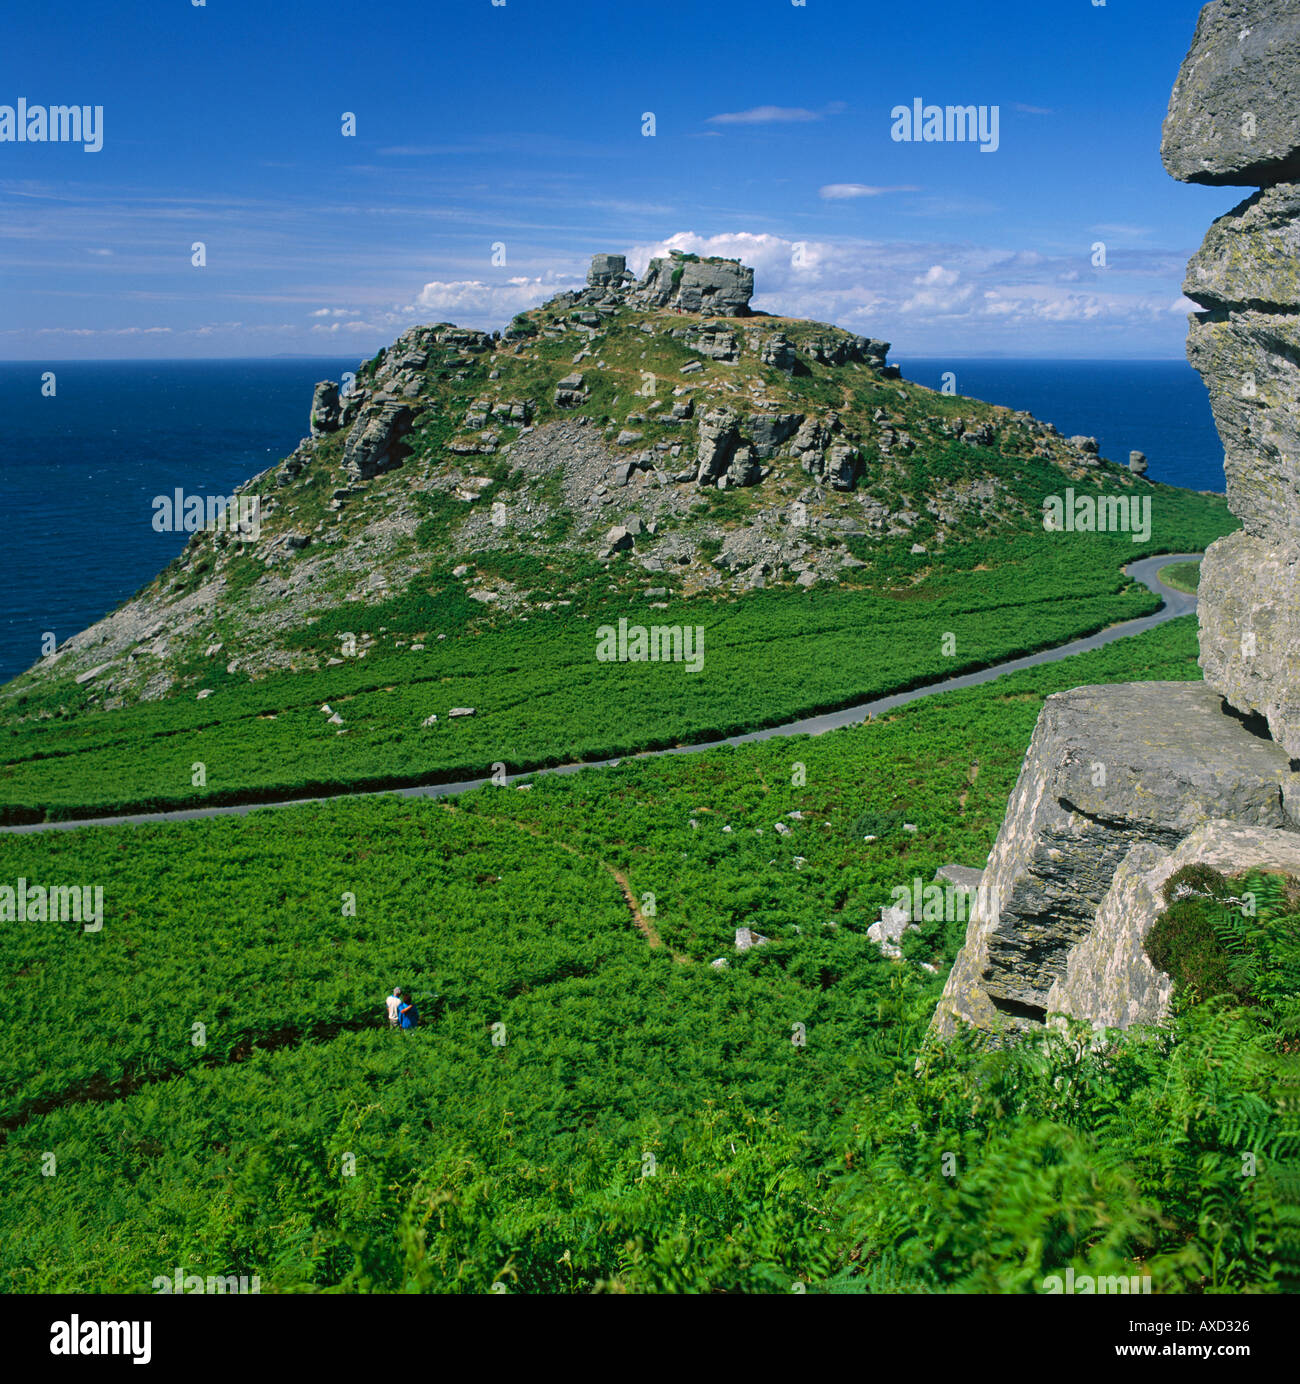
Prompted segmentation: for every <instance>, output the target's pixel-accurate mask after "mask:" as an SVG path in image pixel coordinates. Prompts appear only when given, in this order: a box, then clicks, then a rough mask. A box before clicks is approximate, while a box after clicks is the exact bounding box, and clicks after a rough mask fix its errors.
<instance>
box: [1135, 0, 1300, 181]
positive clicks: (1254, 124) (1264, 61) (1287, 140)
mask: <svg viewBox="0 0 1300 1384" xmlns="http://www.w3.org/2000/svg"><path fill="white" fill-rule="evenodd" d="M1297 50H1300V9H1298V8H1297V7H1296V3H1295V0H1215V2H1214V3H1213V4H1210V5H1206V6H1205V8H1204V9H1203V10H1202V11H1201V17H1200V19H1199V20H1198V21H1197V25H1196V34H1195V36H1194V37H1193V39H1192V48H1191V52H1189V53H1188V55H1187V58H1186V60H1185V61H1184V62H1183V66H1182V70H1181V71H1180V72H1179V74H1178V81H1177V83H1176V84H1175V86H1174V94H1173V99H1172V100H1171V101H1170V103H1169V114H1168V115H1167V116H1166V117H1165V128H1164V141H1163V145H1162V148H1161V155H1162V157H1163V159H1164V163H1165V168H1166V169H1168V171H1169V173H1170V175H1171V176H1172V177H1175V178H1177V179H1178V180H1179V181H1180V182H1184V183H1218V184H1228V185H1240V186H1243V187H1260V186H1263V185H1264V184H1267V183H1281V182H1287V181H1290V180H1291V179H1293V178H1300V126H1298V125H1297V123H1296V111H1297V109H1300V63H1297V62H1296V52H1297Z"/></svg>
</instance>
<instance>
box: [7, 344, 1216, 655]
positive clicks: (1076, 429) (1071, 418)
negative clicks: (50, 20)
mask: <svg viewBox="0 0 1300 1384" xmlns="http://www.w3.org/2000/svg"><path fill="white" fill-rule="evenodd" d="M358 364H359V362H358V360H357V359H356V358H355V357H347V358H336V357H321V358H292V359H272V360H209V361H126V362H118V361H112V362H110V361H93V362H92V361H64V362H61V363H60V362H52V363H51V362H42V363H40V364H35V363H14V362H0V418H2V419H3V428H0V506H2V508H0V513H3V515H4V517H5V552H6V569H7V571H8V572H9V580H8V586H9V598H8V600H7V602H6V603H5V607H4V611H3V615H2V616H0V680H4V679H8V678H11V677H13V676H14V675H15V674H17V673H20V672H22V671H23V669H25V668H27V667H29V666H30V665H31V664H32V663H34V662H35V661H36V659H37V658H39V657H40V654H41V639H42V636H43V635H44V633H45V632H46V631H51V632H53V634H54V635H55V637H56V638H57V640H58V641H59V642H60V643H61V642H62V641H63V640H64V639H66V638H68V637H69V636H70V635H72V634H75V633H76V632H77V631H78V630H81V629H84V628H85V627H86V626H87V625H90V624H93V623H94V622H95V621H96V620H97V619H99V618H100V616H102V615H104V614H106V613H107V612H108V611H110V610H112V609H113V607H114V606H116V605H117V604H119V602H121V601H122V600H124V599H125V598H126V597H128V596H130V595H132V594H133V593H134V592H136V591H138V590H139V589H140V588H141V587H142V586H144V585H145V584H146V583H147V582H148V581H149V580H150V579H151V578H152V577H153V576H154V575H155V574H156V573H157V572H158V571H159V570H160V569H161V568H163V567H165V566H166V565H167V563H168V562H170V561H171V560H172V558H174V557H175V556H176V555H177V554H178V553H179V552H180V551H181V549H182V548H183V547H184V546H185V543H186V540H187V537H188V536H187V535H186V534H184V533H158V532H156V531H155V530H154V528H153V515H154V510H153V499H154V497H155V496H157V495H171V494H172V493H173V492H174V491H175V490H176V489H177V487H179V488H180V489H182V490H183V491H184V492H185V493H186V494H187V495H188V494H198V495H228V494H229V493H230V491H231V489H232V487H234V486H235V485H238V484H239V483H240V482H241V481H245V480H247V479H248V478H249V477H250V476H253V475H256V474H257V473H258V472H259V471H263V470H265V469H266V467H268V466H270V465H272V464H273V463H274V462H276V461H278V460H279V459H280V458H281V457H283V456H285V455H286V454H287V453H289V452H290V451H292V450H293V448H294V446H295V445H296V444H297V442H298V441H299V439H300V438H302V437H304V436H305V435H306V433H307V414H308V410H309V408H310V405H311V397H312V388H313V386H314V385H315V383H316V382H317V381H318V380H325V379H333V380H337V379H338V378H339V376H340V374H342V372H343V371H345V370H355V369H356V368H357V365H358ZM901 364H902V368H903V374H904V376H905V378H907V379H909V380H915V381H916V382H917V383H919V384H924V385H929V386H930V387H932V388H935V389H938V388H939V387H940V385H941V382H942V377H943V374H944V372H945V371H950V370H951V371H953V372H954V373H955V374H956V376H957V386H956V387H957V390H958V392H959V393H961V394H964V395H967V396H969V397H972V398H977V399H985V400H987V401H989V402H990V403H995V404H1006V405H1008V406H1009V407H1011V408H1016V409H1028V410H1029V411H1030V412H1031V413H1033V414H1034V415H1035V416H1036V417H1038V418H1041V419H1043V420H1045V421H1047V422H1051V423H1055V424H1056V426H1057V427H1058V428H1059V429H1060V430H1061V432H1063V433H1065V434H1066V435H1067V436H1069V435H1071V434H1073V433H1086V434H1088V435H1090V436H1095V437H1096V438H1097V439H1098V441H1099V443H1100V444H1101V452H1102V455H1103V456H1107V457H1110V458H1111V459H1112V460H1114V461H1118V462H1122V463H1123V462H1127V460H1128V454H1129V451H1130V450H1132V449H1137V450H1139V451H1143V452H1145V453H1146V454H1147V456H1148V457H1149V458H1150V463H1151V469H1150V471H1149V473H1148V474H1149V475H1150V477H1151V479H1152V480H1159V481H1166V482H1168V483H1169V484H1171V485H1182V486H1188V487H1189V488H1191V489H1194V490H1222V489H1223V452H1222V449H1221V447H1220V445H1219V439H1218V436H1217V434H1216V433H1215V431H1214V424H1213V421H1212V419H1211V417H1210V408H1209V403H1208V401H1207V398H1206V393H1205V387H1204V385H1202V383H1201V381H1200V378H1199V377H1198V376H1197V375H1196V373H1195V372H1194V371H1193V370H1192V369H1191V367H1190V366H1188V365H1187V364H1185V363H1184V362H1182V361H1114V362H1111V361H1060V360H1049V361H1042V360H964V361H963V360H958V361H953V360H944V361H938V360H922V359H911V360H908V359H904V360H903V361H902V362H901ZM47 370H52V371H53V372H54V374H55V380H56V390H57V392H56V394H55V396H54V397H53V398H44V397H42V394H41V376H42V374H43V373H44V372H45V371H47Z"/></svg>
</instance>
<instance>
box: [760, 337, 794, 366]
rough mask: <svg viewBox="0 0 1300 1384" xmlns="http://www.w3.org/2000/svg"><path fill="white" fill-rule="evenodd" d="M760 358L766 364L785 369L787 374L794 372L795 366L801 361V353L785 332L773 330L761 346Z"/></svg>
mask: <svg viewBox="0 0 1300 1384" xmlns="http://www.w3.org/2000/svg"><path fill="white" fill-rule="evenodd" d="M758 358H759V360H761V361H762V362H763V364H764V365H770V366H771V367H772V368H773V369H774V370H781V371H784V372H785V373H786V374H787V375H792V374H794V369H795V366H796V365H797V364H798V363H799V353H798V352H797V351H796V350H795V348H794V342H793V341H791V340H790V338H789V337H788V336H786V335H785V333H784V332H773V333H772V334H771V336H768V337H765V338H764V340H763V344H762V346H760V347H759V352H758Z"/></svg>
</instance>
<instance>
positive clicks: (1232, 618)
mask: <svg viewBox="0 0 1300 1384" xmlns="http://www.w3.org/2000/svg"><path fill="white" fill-rule="evenodd" d="M1198 604H1199V609H1200V641H1201V668H1202V670H1203V672H1204V673H1205V681H1206V682H1207V683H1209V684H1210V686H1211V687H1213V688H1214V689H1215V690H1216V691H1218V692H1221V693H1222V694H1223V696H1224V697H1225V698H1226V699H1227V700H1228V702H1229V703H1230V704H1231V705H1232V706H1234V707H1236V708H1237V710H1238V711H1241V712H1245V713H1249V714H1254V715H1258V716H1262V717H1263V718H1264V720H1265V721H1267V722H1268V728H1269V732H1270V733H1271V735H1272V737H1273V739H1274V740H1276V741H1277V743H1278V744H1279V745H1281V747H1282V749H1283V750H1284V751H1285V752H1286V753H1287V754H1288V755H1289V756H1290V757H1291V758H1292V759H1300V546H1297V547H1291V546H1289V545H1287V546H1280V545H1274V544H1269V543H1266V542H1264V541H1263V540H1262V539H1259V538H1255V537H1254V536H1253V535H1252V534H1248V533H1241V532H1239V533H1232V534H1229V535H1228V536H1227V537H1226V538H1221V539H1219V541H1218V542H1217V543H1213V544H1211V545H1210V548H1209V550H1208V551H1207V552H1206V554H1205V558H1204V560H1203V561H1202V563H1201V580H1200V589H1199V592H1198Z"/></svg>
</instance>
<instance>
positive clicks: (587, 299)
mask: <svg viewBox="0 0 1300 1384" xmlns="http://www.w3.org/2000/svg"><path fill="white" fill-rule="evenodd" d="M753 289H754V271H753V270H752V269H750V268H748V267H746V266H744V265H742V264H739V263H737V262H736V261H733V260H725V259H700V258H698V257H695V256H692V255H685V254H681V253H677V252H674V253H673V254H671V255H669V256H665V257H663V258H659V259H654V260H652V261H651V262H650V264H649V266H648V268H647V270H646V273H645V274H644V275H643V276H642V278H641V279H640V280H637V279H636V278H635V277H634V276H633V275H632V274H631V273H629V272H628V269H627V266H626V261H625V259H624V258H623V257H622V256H620V255H610V254H601V255H596V256H595V257H594V259H593V260H592V262H591V268H590V271H589V273H588V275H587V283H586V285H585V287H584V288H582V289H581V290H580V291H575V292H565V293H561V294H559V295H558V296H557V297H555V298H552V299H551V300H550V301H549V302H547V303H545V304H544V305H542V306H541V307H539V308H537V309H535V310H533V311H530V312H526V313H521V314H520V315H519V316H517V317H516V318H515V319H514V321H513V322H511V323H510V324H509V325H508V326H507V327H506V328H505V329H504V330H502V331H499V332H484V331H476V330H470V329H466V328H462V327H457V326H454V325H452V324H450V323H435V324H432V325H428V326H418V327H412V328H411V329H410V330H408V331H406V332H404V333H403V334H402V335H401V336H400V337H399V338H398V339H397V341H395V342H394V343H393V344H392V345H391V346H389V347H388V348H386V349H385V350H382V351H380V352H379V354H378V355H376V356H375V357H374V358H373V359H371V360H368V361H366V362H365V363H364V364H363V365H361V366H360V368H359V369H358V371H357V373H356V376H355V378H354V379H352V380H344V381H322V382H321V383H320V384H318V385H317V386H316V389H315V393H314V396H313V398H312V400H311V405H310V410H309V428H308V436H306V437H304V438H303V440H302V441H301V442H300V443H299V445H298V446H297V447H296V448H295V449H294V451H293V453H292V454H291V455H290V456H288V457H287V458H285V459H284V460H283V461H282V462H281V463H279V464H278V465H276V466H274V467H272V468H270V469H269V470H267V471H265V472H263V473H262V474H261V475H258V476H256V477H253V478H252V479H251V480H250V481H249V482H248V483H247V484H246V485H244V486H242V487H240V489H239V491H238V492H236V496H235V498H236V499H237V500H241V501H248V500H250V499H255V500H256V501H257V516H256V522H255V523H251V524H245V525H243V526H242V527H241V526H239V525H231V526H225V527H223V526H222V525H220V524H219V525H217V526H216V527H215V528H207V529H202V530H200V531H197V532H194V533H193V534H192V536H191V538H190V539H189V541H188V543H187V545H186V547H185V549H184V551H183V553H182V554H181V555H180V556H179V557H178V558H177V559H176V560H175V561H174V562H173V563H172V564H171V565H170V566H169V567H168V568H167V569H166V570H164V571H163V572H162V573H161V574H160V575H159V576H158V577H157V578H156V579H155V580H154V581H153V582H151V583H150V584H149V585H148V586H147V587H145V588H144V589H143V590H142V591H141V592H139V593H138V594H137V595H136V596H135V597H133V598H132V599H131V600H129V601H127V602H125V603H124V604H123V605H122V606H121V607H120V608H119V609H118V610H116V611H114V612H113V613H112V614H111V615H109V616H107V617H106V618H105V619H103V620H101V621H100V622H98V623H97V624H96V625H94V626H92V627H91V628H90V629H88V630H85V631H83V632H82V633H80V634H77V635H75V636H73V637H72V638H71V639H69V640H67V641H66V642H65V643H64V644H62V645H61V646H60V647H59V648H58V649H57V650H56V651H55V652H54V653H53V654H51V655H50V656H48V657H46V658H44V659H42V660H41V662H40V663H38V664H37V665H35V667H34V668H33V669H32V670H30V672H29V673H27V674H25V675H23V677H22V678H20V679H18V680H16V681H15V683H13V684H11V686H10V689H8V693H7V694H6V695H9V696H13V695H22V694H23V692H24V691H26V690H27V689H30V688H33V687H35V686H37V685H43V687H44V690H45V691H47V692H49V694H50V696H49V697H47V698H46V701H47V702H48V701H49V700H50V697H56V698H57V701H58V704H59V705H61V706H67V707H69V708H71V707H77V706H79V707H97V706H102V707H113V706H120V705H124V704H128V703H130V702H132V701H134V700H137V699H140V698H144V699H151V698H156V697H161V696H165V695H168V694H169V693H173V692H177V691H181V690H185V689H187V688H196V689H202V688H204V687H210V686H212V685H213V679H214V678H216V679H220V678H221V677H223V676H227V675H228V676H233V677H238V678H258V677H261V676H263V675H265V674H266V673H268V672H271V671H275V670H282V669H292V670H298V669H304V668H312V667H318V666H320V665H322V664H326V663H329V662H331V661H337V659H338V658H339V657H340V656H341V654H342V653H347V654H348V655H350V656H361V657H363V656H365V654H366V652H367V651H368V650H369V649H370V648H373V647H383V646H384V645H385V642H386V641H387V642H388V643H392V641H393V640H394V637H395V636H394V634H393V632H392V631H390V630H386V629H385V626H384V621H383V617H382V615H379V616H378V617H372V616H371V615H369V614H368V613H367V612H368V611H369V610H371V609H372V608H373V609H379V608H380V607H381V606H382V603H383V602H385V601H391V600H394V599H398V598H404V597H405V596H406V595H407V594H410V595H411V596H412V598H413V599H416V598H418V599H422V600H429V599H434V598H436V599H438V600H441V601H443V602H444V604H445V605H446V606H447V608H449V609H452V608H454V609H455V610H456V611H458V612H459V614H458V616H457V618H458V619H460V620H468V621H470V622H471V623H473V622H474V621H476V620H477V621H491V620H493V619H496V618H501V617H503V616H508V617H510V618H520V617H523V616H527V615H528V614H529V613H530V612H531V611H536V610H539V609H540V610H551V609H555V610H557V611H559V610H564V609H568V610H573V611H575V613H576V610H581V609H582V608H583V605H584V602H586V601H588V600H589V599H596V597H597V595H598V597H599V599H601V600H610V599H616V600H627V599H635V600H637V601H639V602H642V603H644V602H646V601H650V602H654V601H655V600H656V599H661V598H662V599H669V598H673V597H679V596H694V595H699V594H701V593H703V594H708V593H715V594H716V595H717V596H719V597H724V596H729V595H732V594H738V593H742V592H746V591H749V590H752V589H754V588H757V587H763V586H782V585H785V586H797V587H805V588H807V587H816V586H827V585H838V584H844V583H848V584H859V585H861V584H864V583H866V582H869V581H870V580H872V579H873V577H872V574H873V571H874V567H873V564H876V563H885V562H887V563H888V564H889V569H890V572H891V576H892V577H893V578H895V579H896V578H897V576H898V572H899V571H900V570H902V571H903V573H904V577H905V579H908V580H912V579H917V578H919V577H921V576H923V575H924V574H925V571H926V568H927V564H928V563H929V562H930V561H931V560H933V557H934V556H935V555H938V554H941V553H942V552H943V550H944V546H945V544H948V543H949V542H950V540H953V539H956V540H958V541H961V540H962V539H965V538H969V537H970V536H971V535H972V534H979V535H986V534H987V535H996V534H998V533H1000V532H1013V531H1020V532H1026V531H1030V530H1034V529H1037V530H1039V531H1041V517H1042V515H1041V508H1040V506H1041V497H1042V495H1043V494H1044V493H1050V492H1052V491H1056V490H1059V489H1061V488H1062V487H1063V486H1064V485H1069V484H1079V485H1089V484H1092V485H1096V484H1102V483H1104V485H1105V486H1106V488H1107V489H1108V490H1109V491H1111V492H1112V493H1113V492H1114V491H1115V490H1116V489H1117V488H1118V489H1129V490H1134V491H1142V492H1143V493H1147V492H1149V491H1150V490H1151V489H1152V487H1151V486H1150V483H1149V482H1147V481H1146V480H1145V479H1144V477H1143V474H1142V473H1143V471H1144V470H1145V460H1144V459H1143V458H1142V456H1141V454H1140V453H1138V454H1135V456H1134V458H1133V459H1132V460H1131V464H1130V465H1128V466H1118V465H1115V464H1113V463H1111V462H1108V461H1106V460H1105V459H1104V458H1102V457H1101V456H1099V455H1098V447H1097V443H1096V441H1095V439H1092V438H1086V437H1076V438H1065V437H1062V436H1060V435H1059V433H1058V432H1057V430H1056V429H1055V428H1054V427H1053V426H1052V425H1051V424H1049V423H1042V422H1039V421H1038V420H1036V419H1034V418H1032V417H1031V416H1030V415H1028V414H1026V413H1016V412H1012V411H1011V410H1009V409H1006V408H999V407H993V406H990V405H987V404H983V403H980V402H978V401H976V400H973V399H969V398H963V397H961V396H960V395H948V394H943V393H938V392H935V391H934V390H930V389H926V388H924V387H922V386H920V385H917V384H914V383H910V382H907V381H904V380H902V379H901V378H899V372H898V370H897V369H896V368H895V367H893V366H891V365H889V363H888V360H887V356H888V352H889V344H888V343H887V342H885V341H880V340H876V339H874V338H870V337H865V336H859V335H856V334H854V333H852V332H847V331H843V330H841V329H839V328H837V327H833V326H829V325H827V324H825V323H818V322H807V321H799V320H794V319H788V318H780V317H773V316H769V315H767V314H763V313H759V312H755V311H754V310H753V309H752V307H751V305H750V300H751V297H752V294H753ZM231 512H232V513H233V512H234V511H231ZM891 554H893V555H895V556H890V555H891ZM900 555H901V556H900ZM900 560H901V562H902V564H903V566H902V568H901V569H900V567H899V562H900ZM340 609H344V610H347V611H348V612H349V614H348V615H347V620H348V624H347V626H346V633H347V635H348V636H349V637H350V639H351V643H350V645H349V647H348V649H347V650H340V647H339V645H338V643H337V642H336V643H334V644H333V645H332V646H331V645H330V644H329V642H328V640H325V639H322V640H317V641H315V642H313V638H312V637H309V636H305V635H304V634H303V631H304V630H305V629H308V628H309V627H310V625H311V622H312V621H313V620H317V619H319V618H322V617H324V616H325V615H326V614H328V613H330V612H337V611H339V610H340ZM465 612H468V614H466V613H465ZM341 637H342V636H336V635H334V634H331V635H330V636H329V639H335V638H341ZM65 693H66V695H65Z"/></svg>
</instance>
